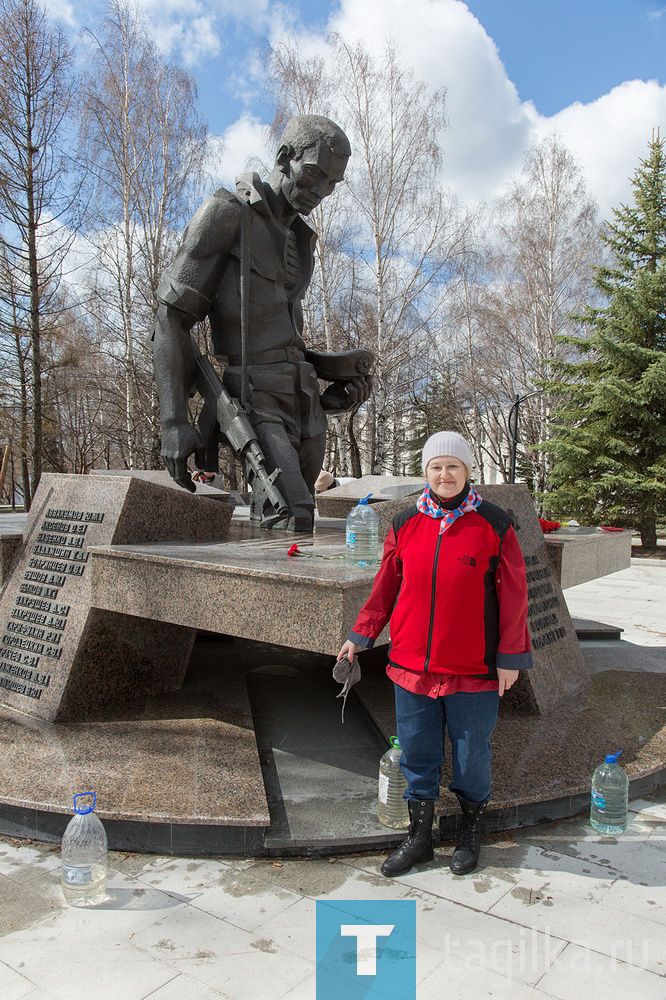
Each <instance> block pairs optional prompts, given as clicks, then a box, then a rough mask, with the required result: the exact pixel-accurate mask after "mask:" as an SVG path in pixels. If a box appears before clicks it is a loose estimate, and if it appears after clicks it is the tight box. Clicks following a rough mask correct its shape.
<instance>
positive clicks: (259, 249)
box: [153, 116, 372, 531]
mask: <svg viewBox="0 0 666 1000" xmlns="http://www.w3.org/2000/svg"><path fill="white" fill-rule="evenodd" d="M348 156H349V144H348V142H347V139H346V137H345V136H344V133H343V132H341V130H340V129H339V128H338V127H337V126H336V125H334V124H333V123H332V122H330V121H328V119H325V118H320V117H318V116H301V117H299V118H295V119H292V120H291V121H290V122H289V123H288V124H287V127H286V129H285V133H284V135H283V138H282V141H281V144H280V148H279V150H278V154H277V159H276V164H275V167H274V169H273V171H272V173H271V174H270V176H269V177H268V179H267V180H266V181H261V180H260V178H259V176H258V175H257V174H246V175H243V176H241V177H239V178H238V180H237V191H236V193H235V194H233V193H231V192H229V191H226V190H225V189H221V190H220V191H217V192H216V193H215V194H214V195H213V196H212V197H210V198H208V199H207V200H206V201H205V202H204V203H203V205H201V207H200V208H199V210H198V211H197V213H196V214H195V216H194V218H193V219H192V220H191V222H190V224H189V225H188V227H187V229H186V231H185V234H184V237H183V242H182V244H181V247H180V249H179V251H178V253H177V255H176V258H175V260H174V262H173V264H172V265H171V267H170V268H169V269H168V271H167V272H166V273H165V274H164V276H163V278H162V281H161V283H160V286H159V288H158V292H157V297H158V300H159V303H160V306H159V309H158V313H157V322H156V327H155V333H154V336H153V353H154V365H155V380H156V383H157V389H158V393H159V398H160V414H161V419H162V430H163V446H162V455H163V458H164V460H165V464H166V467H167V469H168V470H169V472H170V474H171V476H172V477H173V478H174V479H175V480H176V482H178V483H180V485H182V486H184V487H186V488H188V489H191V488H192V484H191V480H190V476H189V472H188V470H187V464H186V463H187V458H188V456H189V455H190V454H192V453H194V454H195V462H196V464H197V466H198V467H199V468H202V467H203V466H204V464H205V465H206V466H207V467H209V468H210V466H211V464H212V463H215V467H216V463H217V456H216V450H217V446H216V441H215V442H214V444H213V445H211V443H210V441H204V440H203V437H202V435H201V434H200V433H199V432H198V431H197V430H195V429H194V428H193V427H192V426H191V424H190V423H189V421H188V418H187V396H188V393H189V392H190V390H191V387H192V386H193V384H194V383H195V382H196V368H197V366H196V365H195V364H194V361H195V358H196V348H195V347H194V346H193V343H192V339H191V336H190V333H189V331H190V329H191V327H192V326H193V325H194V323H195V322H196V321H198V320H201V319H203V318H204V317H205V316H208V317H209V319H210V325H211V344H212V349H213V352H214V353H215V354H216V355H219V356H221V357H223V358H224V359H225V360H226V361H227V362H228V367H227V368H226V369H225V373H224V386H225V388H226V390H227V391H228V393H229V394H230V396H231V397H232V399H235V400H243V402H245V403H246V404H247V411H248V416H249V422H250V424H251V427H252V432H253V433H252V436H255V435H256V440H257V443H258V447H259V449H260V451H261V452H263V457H264V459H265V464H266V467H267V471H268V472H269V473H270V472H272V471H273V470H275V469H279V470H281V471H280V474H279V475H278V476H277V478H276V479H275V476H274V477H273V478H274V480H275V486H276V487H277V488H278V489H279V491H280V492H281V495H282V497H283V498H284V501H286V507H287V508H288V510H289V514H288V516H287V517H283V518H282V519H281V520H280V519H279V518H278V519H276V518H275V517H273V518H272V523H276V520H277V522H279V526H281V527H286V526H288V527H290V528H292V529H294V530H299V531H309V530H311V529H312V520H313V511H314V505H313V499H312V493H313V489H314V481H315V479H316V477H317V475H318V474H319V471H320V469H321V465H322V461H323V455H324V445H325V435H326V416H325V413H324V410H325V409H326V410H332V411H336V412H341V411H344V410H348V409H351V408H353V407H356V406H358V405H359V404H360V403H361V402H363V401H364V400H365V399H367V398H368V394H369V390H370V380H369V377H368V372H369V369H370V366H371V362H372V357H371V355H370V354H369V352H367V351H351V352H343V353H342V354H337V355H336V354H333V355H319V354H317V353H316V352H308V351H307V348H306V345H305V343H304V341H303V339H302V332H303V313H302V305H301V303H302V300H303V296H304V295H305V292H306V290H307V287H308V284H309V282H310V279H311V277H312V269H313V251H314V246H315V242H316V234H315V233H314V231H313V230H312V229H311V228H310V226H308V225H307V223H306V222H305V221H304V220H303V219H302V218H301V214H309V212H310V211H311V210H312V209H313V208H314V207H316V205H318V204H319V203H320V201H321V200H322V199H323V198H324V197H325V196H326V195H327V194H330V192H331V191H332V190H333V188H334V187H335V184H336V183H337V182H339V181H340V180H342V177H343V173H344V168H345V166H346V163H347V159H348ZM244 346H245V355H244V352H243V348H244ZM199 360H200V359H199ZM243 361H245V367H243ZM313 362H314V363H313ZM318 375H319V376H320V377H322V378H325V379H328V380H329V381H332V385H330V386H329V388H328V389H327V390H326V391H325V392H324V394H323V396H321V397H320V395H319V387H318V382H317V376H318ZM211 378H214V374H213V375H212V376H211ZM218 409H219V408H218ZM241 418H242V419H244V415H243V414H242V413H241ZM220 426H221V427H222V430H223V431H224V432H225V434H226V436H227V438H228V439H229V441H230V443H231V444H232V446H234V447H235V448H236V451H237V453H239V454H241V457H243V458H245V460H246V467H247V456H246V455H245V454H243V453H242V449H241V448H239V447H238V446H237V441H236V440H235V438H234V433H233V432H228V431H227V429H226V427H225V426H223V425H222V421H221V420H220ZM235 437H236V438H238V434H236V435H235ZM252 478H253V477H252V474H250V482H251V484H252ZM283 513H284V511H283ZM253 516H254V517H255V518H256V519H257V520H263V521H264V523H266V524H268V523H270V522H271V518H267V517H263V516H262V511H261V510H260V509H257V508H256V507H255V508H253Z"/></svg>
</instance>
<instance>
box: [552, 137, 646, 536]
mask: <svg viewBox="0 0 666 1000" xmlns="http://www.w3.org/2000/svg"><path fill="white" fill-rule="evenodd" d="M632 186H633V199H634V204H633V205H632V206H629V205H621V207H620V208H618V209H613V216H614V220H613V221H612V222H610V223H609V224H608V226H607V230H606V232H605V233H604V234H603V240H604V242H605V244H606V246H607V247H608V250H609V260H608V263H607V265H605V266H601V267H596V268H595V278H594V284H595V286H596V289H597V292H598V293H599V296H598V298H599V304H597V305H595V306H588V307H587V309H586V311H585V312H584V314H583V315H582V316H580V317H578V319H579V320H580V321H581V322H582V324H583V326H584V330H585V336H583V337H571V336H567V337H560V338H558V339H559V340H560V341H561V342H563V343H566V344H569V345H570V346H571V348H572V354H573V355H574V356H575V360H569V361H562V362H554V363H553V368H554V370H555V372H556V373H557V376H558V377H557V380H556V381H553V382H551V383H549V385H548V390H549V392H550V393H553V394H554V396H555V397H556V398H559V404H558V405H557V406H556V410H555V412H554V414H553V421H552V425H551V437H550V439H549V440H548V442H547V444H546V449H547V450H548V451H549V452H552V454H553V455H554V468H553V477H552V485H553V492H552V493H550V494H548V497H547V499H548V508H549V510H550V511H551V514H554V515H556V516H560V517H564V516H566V515H569V516H570V517H573V516H576V517H577V518H578V520H580V521H587V523H588V524H589V523H591V524H594V523H596V524H610V525H614V526H622V527H628V528H636V529H638V530H640V534H641V541H642V544H643V546H644V548H646V549H656V545H657V536H656V526H657V523H658V521H659V520H663V519H664V518H665V517H666V151H665V149H664V140H663V139H661V138H660V136H659V135H657V136H656V137H654V136H653V138H652V141H651V142H650V143H649V146H648V156H647V157H646V158H645V159H644V160H641V161H640V165H639V167H638V168H637V170H636V172H635V174H634V177H633V180H632Z"/></svg>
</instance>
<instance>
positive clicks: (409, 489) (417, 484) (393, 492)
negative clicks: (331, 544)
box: [316, 476, 425, 518]
mask: <svg viewBox="0 0 666 1000" xmlns="http://www.w3.org/2000/svg"><path fill="white" fill-rule="evenodd" d="M424 484H425V478H424V477H423V476H420V477H419V476H361V478H360V479H353V480H352V481H351V482H350V483H343V484H342V486H334V487H333V489H332V490H326V492H325V493H319V494H318V496H317V497H316V501H317V510H318V512H319V514H320V515H321V517H343V518H344V517H347V514H348V513H349V511H350V510H351V509H352V507H355V506H356V504H357V503H358V502H359V500H362V499H363V498H364V497H367V496H368V494H369V493H371V494H372V496H371V498H370V503H371V504H372V506H373V507H379V506H380V505H383V504H385V503H387V502H388V501H390V500H400V499H402V498H403V497H407V496H418V495H419V494H420V493H422V492H423V487H424Z"/></svg>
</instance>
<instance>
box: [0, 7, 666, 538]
mask: <svg viewBox="0 0 666 1000" xmlns="http://www.w3.org/2000/svg"><path fill="white" fill-rule="evenodd" d="M0 39H1V40H2V45H0V352H1V360H2V373H1V375H0V390H1V393H0V420H1V421H2V430H0V437H1V438H3V439H4V442H5V443H6V444H9V445H10V446H11V455H12V459H11V468H10V471H9V474H8V477H7V481H6V484H5V490H4V497H5V499H7V498H9V497H10V496H14V497H16V496H18V497H20V498H23V499H24V500H25V504H26V506H29V504H30V501H31V497H32V495H33V494H34V490H35V488H36V485H37V483H38V482H39V478H40V475H41V473H42V471H43V470H51V471H62V472H75V473H87V472H89V471H91V470H92V469H104V468H127V469H132V468H136V469H145V468H159V467H160V456H159V452H160V429H159V420H158V401H157V398H156V393H155V389H154V384H153V379H152V370H151V359H150V350H149V344H148V337H149V334H150V331H151V326H152V317H153V313H154V310H155V302H156V300H155V292H156V289H157V286H158V283H159V280H160V276H161V274H162V272H163V270H164V268H165V267H166V266H167V264H168V263H169V261H170V260H171V258H172V256H173V254H174V252H175V248H176V246H177V244H178V241H179V238H180V235H181V233H182V230H183V228H184V225H185V224H186V222H187V220H188V218H189V216H190V215H191V214H192V212H193V210H194V208H196V206H197V204H198V203H199V201H200V200H201V198H202V196H203V195H204V194H205V193H207V192H208V191H209V190H210V184H211V182H210V180H208V176H207V171H206V164H207V163H211V162H214V159H215V156H216V153H217V152H218V151H219V150H218V149H217V148H216V142H217V140H215V139H214V137H211V136H210V135H209V133H208V130H207V127H206V123H205V121H204V120H203V118H202V116H201V114H200V112H199V109H198V99H197V91H196V85H195V83H194V80H193V79H192V77H191V76H190V75H189V74H188V73H186V72H185V71H184V70H183V69H182V68H180V67H179V66H177V65H174V64H173V63H170V62H169V61H168V60H167V59H165V57H164V56H163V55H162V54H161V53H160V52H159V50H158V49H157V48H156V46H155V45H154V43H153V42H152V41H151V40H150V38H149V36H148V34H147V32H146V30H145V28H144V26H143V25H142V23H141V21H140V19H139V16H138V15H137V13H136V11H135V9H134V8H132V7H130V5H129V3H128V0H110V2H109V5H108V7H107V11H106V17H105V19H104V22H103V23H102V25H101V27H100V30H99V32H98V33H93V32H87V33H84V35H83V36H82V37H81V38H80V39H78V40H77V41H76V46H77V49H76V51H75V50H74V49H73V47H72V46H73V43H72V41H71V40H69V39H68V38H67V37H66V36H65V35H64V33H63V32H62V31H61V30H60V29H59V28H58V27H57V25H56V24H55V22H53V21H52V20H50V19H49V18H48V17H47V15H46V13H45V10H44V8H43V7H42V6H41V5H40V4H39V3H38V2H37V0H0ZM82 52H84V53H85V58H84V59H82V58H81V53H82ZM75 54H76V55H78V56H79V58H78V60H75V58H74V56H75ZM265 58H266V67H267V74H268V79H269V82H270V84H271V85H272V89H273V93H274V95H275V101H274V109H275V114H274V120H273V122H272V126H271V128H270V133H271V138H272V139H273V141H275V140H276V139H277V137H278V136H279V134H280V132H281V129H282V127H283V125H284V123H285V121H286V120H287V119H288V118H289V117H290V116H291V115H293V114H304V113H306V114H310V113H316V114H325V115H328V116H329V117H331V118H333V119H334V120H335V121H337V122H338V123H339V124H340V125H341V126H342V127H343V128H344V129H345V131H346V132H347V133H348V135H349V138H350V140H351V144H352V149H353V157H352V160H351V162H350V166H349V170H348V175H347V178H346V181H345V183H344V184H343V185H340V186H339V189H338V191H337V192H336V194H335V195H334V196H332V197H331V198H329V199H326V201H325V202H323V203H322V205H321V206H320V207H319V208H318V209H316V210H315V212H313V215H312V217H311V220H310V221H311V222H312V224H313V225H314V228H315V229H316V230H317V231H318V233H319V243H318V252H317V261H316V268H315V276H314V279H313V282H312V285H311V287H310V290H309V293H308V296H307V300H306V303H305V321H306V339H307V340H308V342H309V343H310V345H311V346H313V347H316V348H320V349H327V350H344V349H347V348H349V347H355V346H361V345H362V346H364V347H367V348H369V349H370V350H372V351H373V352H374V354H375V356H376V368H375V373H374V392H373V396H372V398H371V399H370V400H369V401H368V403H366V404H365V405H364V406H363V407H362V408H361V409H360V410H359V411H358V412H357V413H355V414H351V415H346V416H340V417H335V418H333V419H331V421H330V427H329V437H328V446H327V455H326V464H327V467H328V468H329V469H330V470H331V471H333V472H334V473H336V474H338V475H356V476H358V475H361V474H362V473H380V472H388V473H395V474H412V473H418V472H419V471H420V470H419V467H418V455H419V451H420V447H421V445H422V442H423V440H424V438H425V437H426V436H427V435H428V434H430V433H432V431H433V430H435V429H437V428H441V427H444V426H447V427H454V428H457V429H459V430H460V431H462V432H463V433H465V434H466V435H467V436H468V438H469V440H470V441H471V443H472V445H473V447H474V451H475V456H476V460H477V467H478V473H477V479H479V480H480V481H482V482H483V481H484V479H490V480H491V481H504V480H507V479H508V477H509V474H510V450H511V441H510V433H509V427H508V416H509V411H510V409H511V406H512V404H513V402H514V401H515V400H516V398H519V397H520V398H522V397H527V398H526V399H525V400H524V402H523V403H522V406H521V411H520V416H521V419H520V445H519V449H518V472H519V478H520V479H522V480H524V481H526V482H527V483H528V485H529V486H530V489H531V490H532V492H533V495H534V497H535V500H536V501H537V503H538V505H539V507H540V509H541V510H542V511H543V513H544V514H558V515H560V516H562V517H564V516H566V515H568V516H570V517H574V516H578V517H579V519H580V518H581V516H584V517H585V518H586V519H587V520H591V521H592V522H595V521H596V522H598V521H599V519H600V518H602V517H603V518H604V519H605V520H606V521H608V522H612V523H617V524H627V525H630V526H634V527H640V528H641V530H642V531H644V541H646V544H652V542H653V541H654V535H655V531H656V524H657V523H658V522H659V521H660V520H663V519H664V517H666V511H665V510H664V492H665V491H664V465H663V462H664V458H663V456H664V453H665V452H666V448H664V444H666V441H665V440H664V436H663V435H664V430H663V428H664V420H663V417H664V394H665V392H666V390H665V388H664V383H665V382H666V377H665V374H664V327H663V324H664V310H663V302H664V301H665V297H664V291H665V290H666V289H665V279H664V275H665V273H666V272H665V264H664V254H665V253H666V184H665V177H664V151H663V143H662V141H661V139H660V138H659V136H656V137H653V140H652V142H651V144H650V146H649V156H648V159H647V160H646V161H645V163H643V164H641V166H640V167H639V171H638V173H637V179H636V181H635V191H636V205H635V207H632V208H629V207H626V206H623V207H622V208H621V209H620V210H619V211H618V212H616V213H615V221H614V222H613V223H610V224H609V225H608V226H606V227H601V228H600V226H599V222H598V219H597V213H596V208H595V205H594V203H593V201H592V199H591V198H590V195H589V193H588V191H587V189H586V187H585V183H584V180H583V177H582V174H581V171H580V169H579V167H578V166H577V164H576V162H575V160H574V159H573V157H572V156H571V154H570V153H569V151H568V150H567V149H566V148H565V147H564V146H563V144H562V143H561V141H560V140H559V138H558V137H557V136H555V135H552V136H549V137H546V138H545V139H544V140H543V141H541V142H540V143H539V144H538V145H536V146H534V147H533V148H531V149H530V150H529V151H528V152H527V154H526V156H525V160H524V165H523V169H522V171H521V172H520V173H519V174H518V175H517V176H516V177H515V178H514V180H513V181H512V183H511V185H510V186H509V188H508V190H507V192H506V193H505V195H504V196H503V197H502V198H501V199H500V200H499V201H497V202H496V203H494V204H491V205H483V206H479V207H478V208H477V209H475V210H474V211H471V210H469V209H468V208H465V207H464V206H462V205H460V204H459V203H458V202H457V201H456V199H455V197H454V196H453V195H452V194H451V193H450V192H449V191H448V190H447V188H446V186H445V184H444V183H443V181H442V177H443V176H444V177H445V156H444V159H443V153H444V154H445V150H446V125H447V119H446V95H445V93H444V92H443V91H431V90H429V89H428V88H427V87H426V86H425V85H424V84H423V83H422V82H420V81H419V80H418V79H417V78H416V77H415V75H414V73H413V71H412V70H410V69H408V68H407V67H405V65H403V63H402V62H401V60H400V57H399V55H398V54H397V52H396V50H395V48H393V47H392V46H391V45H389V44H387V46H386V49H385V52H384V54H383V57H382V58H381V59H377V58H375V57H373V56H371V55H370V54H369V53H368V52H367V51H366V50H365V48H364V47H363V46H362V45H360V44H356V43H350V42H349V41H347V40H346V39H344V38H342V37H336V38H334V39H332V40H331V44H330V46H329V55H328V56H326V57H324V56H321V55H320V56H308V55H306V54H304V53H303V52H302V51H300V50H299V48H298V46H297V44H296V42H295V41H294V40H289V39H288V38H285V39H284V40H283V42H282V43H281V44H279V45H278V46H276V47H275V48H273V49H270V50H267V51H266V53H265ZM77 63H79V64H80V63H85V70H84V72H83V73H79V74H76V73H75V65H76V64H77ZM244 167H245V165H244V164H242V163H239V164H238V168H239V172H241V171H242V170H243V169H244ZM660 303H661V304H660ZM197 335H198V336H199V337H200V339H201V342H202V344H203V343H205V336H206V329H205V326H204V325H202V326H201V329H199V330H198V331H197ZM657 421H661V430H659V429H658V428H657V427H656V423H657ZM224 467H225V469H226V473H227V475H228V478H229V480H230V483H231V485H236V475H237V468H236V466H235V463H234V462H233V461H232V460H230V459H229V456H226V458H225V465H224ZM646 483H647V485H646ZM646 511H647V513H646Z"/></svg>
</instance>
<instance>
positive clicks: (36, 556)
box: [0, 474, 232, 722]
mask: <svg viewBox="0 0 666 1000" xmlns="http://www.w3.org/2000/svg"><path fill="white" fill-rule="evenodd" d="M231 513H232V507H231V506H229V505H227V504H224V503H220V502H219V501H212V500H206V499H204V498H196V499H195V498H194V497H192V496H190V495H189V494H187V493H185V492H181V493H180V494H179V493H177V492H176V491H174V490H171V489H167V488H165V487H163V486H159V485H156V484H155V483H152V482H149V481H144V480H141V479H138V478H133V477H132V476H131V475H127V476H104V475H95V476H75V475H54V474H46V475H44V476H43V477H42V480H41V483H40V486H39V489H38V490H37V493H36V494H35V497H34V499H33V503H32V507H31V510H30V513H29V515H28V517H27V520H26V523H25V528H24V532H23V536H22V538H21V541H20V543H19V544H15V545H14V546H13V559H12V566H11V570H10V572H9V573H8V575H7V578H6V580H5V583H4V588H3V591H2V595H1V596H0V624H1V625H2V629H3V631H2V633H1V635H0V705H4V706H5V707H7V708H12V709H15V710H17V711H20V712H24V713H25V714H27V715H31V716H35V717H36V718H40V719H45V720H47V721H51V722H52V721H55V720H63V719H67V718H84V717H89V716H91V715H94V714H95V713H96V712H97V711H98V710H99V709H101V708H103V707H104V706H106V705H114V704H117V703H119V702H121V703H122V702H131V701H132V700H133V699H134V698H136V697H138V696H141V695H143V694H146V693H152V692H157V691H170V690H174V689H177V688H179V687H180V685H181V683H182V679H183V676H184V672H185V669H186V667H187V662H188V660H189V655H190V652H191V649H192V643H193V642H194V638H195V634H196V632H195V629H194V628H193V627H192V626H191V625H189V624H187V623H185V624H184V625H176V624H173V623H172V624H167V625H165V624H162V623H160V622H159V621H153V620H143V621H140V620H137V619H136V618H133V617H131V616H128V615H127V614H125V613H123V612H121V613H109V612H108V611H107V610H104V609H98V608H95V607H93V606H92V604H91V598H90V594H91V575H92V569H91V560H90V549H91V547H92V546H94V545H96V544H100V543H104V542H107V543H109V544H123V543H129V542H132V541H136V540H139V539H141V540H151V539H152V540H156V539H175V538H183V537H189V538H193V539H211V538H221V537H224V535H225V533H226V530H227V527H228V524H229V521H230V519H231Z"/></svg>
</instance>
